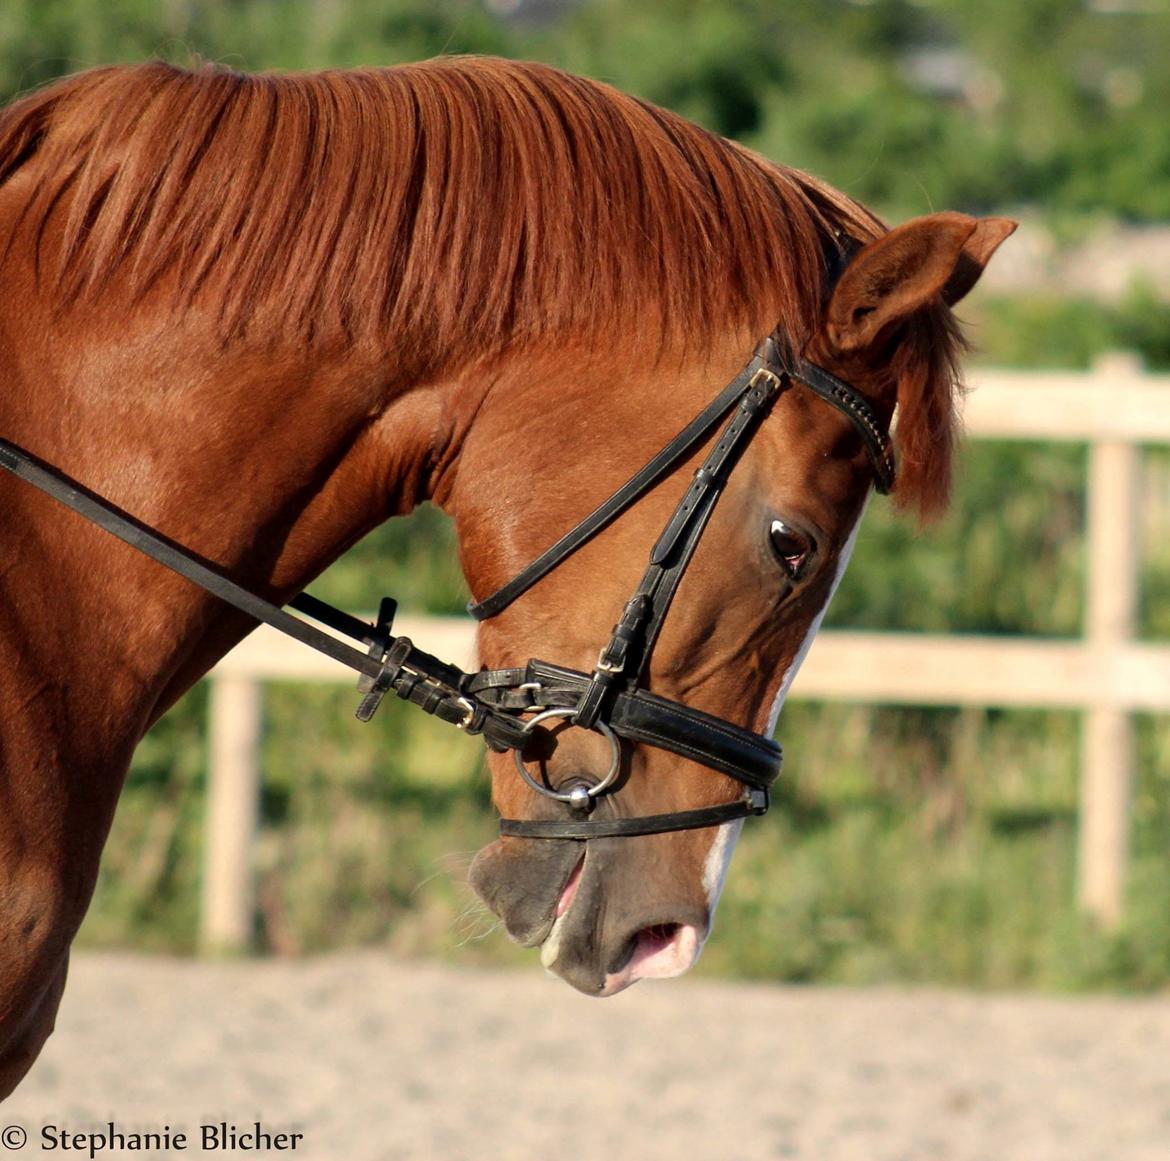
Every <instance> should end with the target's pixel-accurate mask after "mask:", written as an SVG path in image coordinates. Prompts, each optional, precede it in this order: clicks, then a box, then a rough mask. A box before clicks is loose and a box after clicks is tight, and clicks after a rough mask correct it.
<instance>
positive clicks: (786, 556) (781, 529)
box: [768, 520, 813, 580]
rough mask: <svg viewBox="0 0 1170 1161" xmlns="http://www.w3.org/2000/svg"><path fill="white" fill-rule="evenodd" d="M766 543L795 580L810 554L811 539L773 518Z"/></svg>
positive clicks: (811, 547)
mask: <svg viewBox="0 0 1170 1161" xmlns="http://www.w3.org/2000/svg"><path fill="white" fill-rule="evenodd" d="M768 543H769V544H770V545H771V548H772V554H773V555H774V556H775V557H776V559H777V560H778V561H779V562H780V566H781V568H783V569H784V571H785V572H786V573H787V574H788V575H789V577H790V578H791V579H793V580H796V578H797V577H799V576H800V574H801V572H802V571H803V569H804V566H805V564H806V563H807V562H808V558H809V557H810V556H811V555H812V550H813V545H812V541H811V540H810V539H809V538H808V537H807V536H806V535H805V534H804V533H803V532H798V531H797V530H796V529H795V528H793V527H792V526H791V525H788V524H785V523H784V521H783V520H773V521H772V526H771V527H770V528H769V529H768Z"/></svg>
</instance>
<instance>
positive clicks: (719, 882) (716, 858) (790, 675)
mask: <svg viewBox="0 0 1170 1161" xmlns="http://www.w3.org/2000/svg"><path fill="white" fill-rule="evenodd" d="M868 505H869V500H868V498H867V499H866V503H865V505H864V506H863V507H862V509H861V514H860V515H859V516H858V517H857V522H856V523H855V524H854V525H853V530H852V531H851V532H850V533H849V539H848V540H846V541H845V544H844V547H842V549H841V553H840V555H839V556H838V557H837V575H836V576H834V577H833V583H832V584H831V585H830V586H829V595H828V596H827V597H826V598H825V603H824V604H823V605H822V606H821V611H820V612H819V613H817V615H816V616H815V617H814V618H813V619H812V621H811V623H810V624H809V627H808V632H807V633H805V635H804V640H803V641H802V642H801V643H800V648H799V649H798V650H797V651H796V656H795V657H794V658H793V659H792V664H791V665H789V666H788V668H787V669H786V670H785V671H784V677H783V679H782V680H781V682H780V688H779V689H778V690H777V691H776V698H775V700H774V701H773V702H772V709H771V711H770V712H769V714H768V724H767V726H765V728H764V735H765V736H766V737H771V736H772V732H773V731H774V730H775V729H776V722H777V721H778V720H779V717H780V710H781V708H782V707H783V705H784V699H785V698H786V697H787V696H788V690H789V689H790V688H791V686H792V681H793V679H794V678H795V677H796V674H797V671H798V670H799V669H800V666H801V663H802V662H803V661H804V659H805V656H806V655H807V654H808V651H809V648H810V647H811V645H812V643H813V638H814V637H815V636H816V635H817V630H818V629H820V627H821V622H822V621H823V620H824V619H825V613H827V612H828V609H829V605H830V603H831V602H832V600H833V596H834V594H835V593H836V592H837V586H838V585H839V584H840V583H841V578H842V577H843V576H844V575H845V569H846V568H847V567H848V565H849V558H850V557H851V556H852V555H853V546H854V545H855V544H856V543H857V533H858V531H859V530H860V528H861V521H862V518H863V517H864V516H865V508H866V507H868ZM742 829H743V820H742V819H740V820H739V821H737V822H725V823H724V824H723V825H722V826H721V827H720V828H719V829H718V830H717V831H716V832H715V838H714V840H713V841H712V843H711V849H710V850H709V851H708V852H707V860H706V862H705V863H704V864H703V887H704V889H705V890H706V892H707V914H708V915H709V916H711V918H712V920H713V919H714V917H715V908H716V906H717V905H718V903H719V896H720V895H722V894H723V882H724V880H725V879H726V877H727V868H728V866H729V865H730V863H731V855H732V852H733V851H734V850H735V844H736V842H737V840H738V839H739V833H740V831H741V830H742ZM707 934H708V935H710V926H708V930H707Z"/></svg>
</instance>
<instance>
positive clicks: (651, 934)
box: [634, 923, 683, 955]
mask: <svg viewBox="0 0 1170 1161" xmlns="http://www.w3.org/2000/svg"><path fill="white" fill-rule="evenodd" d="M682 926H683V925H682V924H681V923H655V924H654V925H653V926H651V927H644V928H643V929H642V930H641V931H639V932H638V934H637V935H636V936H635V937H634V942H635V944H636V946H637V948H638V950H639V951H640V952H642V954H643V955H655V954H657V953H658V952H660V951H663V950H665V949H666V948H668V947H669V946H670V945H671V944H672V943H674V941H675V938H676V936H677V935H678V933H679V932H680V931H681V930H682Z"/></svg>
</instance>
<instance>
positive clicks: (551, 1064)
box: [0, 954, 1170, 1161]
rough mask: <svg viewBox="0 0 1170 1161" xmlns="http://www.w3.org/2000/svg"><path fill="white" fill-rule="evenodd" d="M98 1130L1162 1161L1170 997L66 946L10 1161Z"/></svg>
mask: <svg viewBox="0 0 1170 1161" xmlns="http://www.w3.org/2000/svg"><path fill="white" fill-rule="evenodd" d="M110 1120H113V1121H115V1122H117V1125H118V1128H119V1129H121V1130H122V1131H123V1132H127V1133H129V1132H132V1131H138V1132H143V1131H147V1130H149V1131H154V1132H160V1131H162V1129H163V1127H164V1126H170V1129H171V1131H172V1133H174V1132H178V1131H185V1132H186V1133H187V1135H188V1143H187V1149H186V1150H185V1151H177V1150H176V1151H172V1152H170V1153H167V1154H154V1155H166V1156H174V1157H210V1156H216V1157H223V1156H246V1155H248V1154H245V1153H243V1152H227V1151H223V1150H221V1151H218V1152H215V1153H212V1152H211V1151H209V1150H204V1149H203V1147H202V1143H201V1137H200V1125H202V1124H214V1123H216V1122H220V1121H228V1122H232V1123H234V1124H236V1125H237V1126H239V1128H240V1129H242V1130H250V1129H251V1128H252V1125H253V1122H255V1121H257V1120H259V1121H261V1122H263V1127H264V1129H265V1130H267V1131H269V1132H271V1133H277V1132H281V1131H284V1132H292V1131H298V1132H301V1133H303V1134H304V1137H303V1140H301V1141H300V1142H299V1144H298V1146H297V1148H296V1150H295V1154H293V1155H294V1156H300V1157H303V1158H307V1159H312V1161H317V1159H331V1158H337V1159H345V1161H363V1159H366V1158H369V1159H377V1161H381V1159H387V1161H406V1159H411V1161H413V1159H416V1158H417V1159H420V1161H421V1159H426V1161H465V1159H466V1161H472V1159H474V1161H512V1159H515V1161H535V1159H541V1161H543V1159H546V1158H547V1159H550V1161H551V1159H553V1158H556V1159H561V1158H564V1159H566V1161H577V1159H583V1161H592V1159H597V1161H627V1159H629V1161H635V1159H636V1161H658V1159H663V1161H665V1159H667V1158H669V1159H671V1161H677V1159H679V1158H698V1159H703V1161H707V1159H710V1161H724V1159H726V1161H756V1159H759V1158H799V1159H802V1161H803V1159H811V1161H1170V997H1160V998H1156V999H1137V1000H1117V999H1036V998H1020V997H1012V996H974V995H967V994H957V993H953V994H952V993H944V992H934V991H928V992H901V991H890V990H881V991H847V990H824V989H795V988H787V987H765V986H752V987H748V986H735V985H727V984H716V983H707V982H701V981H696V982H689V981H685V980H683V981H673V982H665V983H661V984H657V985H647V984H640V985H638V986H637V987H635V988H633V989H631V990H630V991H629V992H626V993H625V994H623V995H621V996H618V997H616V998H615V999H612V1000H606V1001H603V1002H597V1001H591V1000H587V999H585V998H584V997H581V996H578V995H576V994H575V993H573V992H572V991H570V989H569V988H567V987H566V986H565V985H563V984H560V983H557V982H554V981H552V980H549V979H546V978H544V977H543V976H542V975H541V973H540V971H539V969H537V968H536V967H534V968H533V969H532V971H530V972H525V973H517V974H503V973H498V974H493V973H487V972H467V971H457V970H453V969H450V968H445V967H440V966H435V965H427V964H413V963H412V964H405V963H401V962H394V961H391V960H389V959H387V958H385V957H382V956H379V955H375V954H361V955H346V956H337V957H331V958H327V959H321V960H312V961H302V962H288V961H283V962H281V961H278V962H249V963H228V964H202V963H193V962H177V961H172V960H165V959H143V958H134V957H130V956H105V955H103V956H94V955H85V956H81V957H78V958H77V960H76V961H75V964H74V967H73V972H72V977H71V980H70V985H69V989H68V991H67V993H66V999H65V1003H64V1005H63V1007H62V1010H61V1017H60V1020H59V1023H58V1031H57V1033H56V1034H55V1036H54V1037H53V1038H52V1040H51V1041H50V1043H49V1046H48V1048H47V1049H46V1051H45V1053H44V1055H43V1056H42V1057H41V1060H40V1061H39V1063H38V1064H37V1066H36V1068H35V1069H34V1070H33V1072H32V1074H31V1075H30V1076H29V1078H28V1080H27V1081H26V1082H25V1084H24V1085H23V1086H22V1088H21V1089H19V1090H18V1091H17V1093H16V1094H15V1095H14V1096H13V1097H11V1098H10V1099H9V1101H8V1102H7V1103H6V1104H5V1105H4V1106H3V1108H0V1144H9V1143H10V1142H11V1140H12V1138H11V1137H10V1136H8V1135H7V1134H8V1133H9V1132H10V1127H11V1126H20V1127H23V1128H24V1129H25V1130H26V1131H27V1132H28V1143H27V1144H26V1145H25V1147H24V1148H23V1149H20V1150H16V1151H11V1152H9V1154H8V1155H9V1156H12V1157H14V1158H21V1157H23V1158H30V1157H33V1156H42V1155H46V1154H48V1153H52V1154H53V1155H55V1156H62V1157H65V1158H68V1157H73V1158H78V1159H80V1158H83V1157H86V1156H87V1153H86V1152H85V1151H79V1150H76V1149H73V1150H69V1151H66V1150H64V1149H62V1147H61V1146H60V1145H59V1144H58V1146H57V1148H56V1149H53V1150H49V1149H47V1148H46V1147H45V1138H44V1136H43V1133H44V1131H45V1127H46V1126H57V1129H53V1130H50V1134H51V1136H52V1135H53V1134H55V1133H57V1131H58V1130H59V1129H60V1128H67V1129H69V1130H70V1131H74V1132H92V1131H95V1130H96V1129H97V1128H99V1127H102V1126H104V1125H105V1123H106V1122H108V1121H110ZM56 1139H57V1140H58V1141H59V1137H57V1138H56ZM145 1155H149V1154H144V1153H142V1152H137V1153H130V1152H117V1153H115V1152H105V1153H98V1156H99V1157H114V1156H119V1157H132V1156H135V1157H141V1156H145ZM251 1155H252V1156H255V1155H256V1154H255V1153H253V1154H251ZM276 1155H278V1154H277V1153H276V1152H275V1151H269V1152H267V1153H266V1154H265V1156H268V1157H274V1156H276ZM279 1155H280V1156H287V1155H289V1154H288V1153H281V1154H279ZM3 1156H4V1152H3V1150H0V1158H3Z"/></svg>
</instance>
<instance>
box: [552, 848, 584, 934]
mask: <svg viewBox="0 0 1170 1161" xmlns="http://www.w3.org/2000/svg"><path fill="white" fill-rule="evenodd" d="M582 845H584V844H582ZM584 867H585V852H584V851H582V852H581V857H580V858H579V859H578V860H577V862H576V864H575V865H574V867H573V869H572V871H570V872H569V877H568V878H567V879H566V880H565V885H564V886H563V887H562V888H561V891H560V894H559V895H558V896H557V905H556V910H555V912H554V916H555V919H560V917H561V916H562V915H564V914H565V912H566V911H568V910H569V908H570V907H571V906H572V905H573V900H574V899H575V898H576V897H577V888H578V887H579V886H580V885H581V872H582V870H584Z"/></svg>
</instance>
